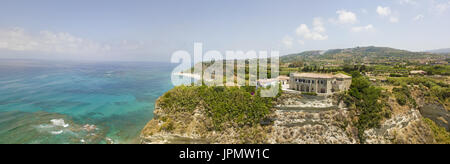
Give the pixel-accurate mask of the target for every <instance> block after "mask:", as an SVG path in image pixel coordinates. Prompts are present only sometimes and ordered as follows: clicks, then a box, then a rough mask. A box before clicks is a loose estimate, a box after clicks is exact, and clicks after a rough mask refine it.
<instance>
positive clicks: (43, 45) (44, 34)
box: [0, 28, 111, 54]
mask: <svg viewBox="0 0 450 164" xmlns="http://www.w3.org/2000/svg"><path fill="white" fill-rule="evenodd" d="M0 49H1V50H10V51H32V52H44V53H58V54H87V53H89V54H94V53H100V52H105V51H109V50H111V46H109V45H107V44H100V43H96V42H93V41H90V40H86V39H83V38H80V37H76V36H74V35H71V34H69V33H64V32H59V33H54V32H51V31H41V32H39V33H38V34H30V33H27V32H26V31H25V30H24V29H23V28H9V29H0Z"/></svg>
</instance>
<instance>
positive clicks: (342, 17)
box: [336, 10, 358, 24]
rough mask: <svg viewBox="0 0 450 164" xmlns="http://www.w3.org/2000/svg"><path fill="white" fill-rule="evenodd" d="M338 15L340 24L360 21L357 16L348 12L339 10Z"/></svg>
mask: <svg viewBox="0 0 450 164" xmlns="http://www.w3.org/2000/svg"><path fill="white" fill-rule="evenodd" d="M336 13H337V14H338V15H339V16H338V20H337V22H338V23H341V24H353V23H356V22H357V21H358V18H357V17H356V14H355V13H353V12H350V11H347V10H338V11H336Z"/></svg>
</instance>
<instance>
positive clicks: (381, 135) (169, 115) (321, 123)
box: [141, 92, 437, 144]
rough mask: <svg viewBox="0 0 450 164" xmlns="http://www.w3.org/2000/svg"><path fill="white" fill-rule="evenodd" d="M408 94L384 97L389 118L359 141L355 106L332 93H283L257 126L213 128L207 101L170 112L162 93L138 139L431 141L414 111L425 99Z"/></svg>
mask: <svg viewBox="0 0 450 164" xmlns="http://www.w3.org/2000/svg"><path fill="white" fill-rule="evenodd" d="M170 95H172V96H173V94H170ZM181 95H183V94H181ZM184 95H186V94H184ZM187 95H189V94H187ZM188 97H189V96H188ZM412 97H413V98H414V100H417V102H418V104H417V106H416V107H410V106H407V105H403V106H402V105H399V104H398V102H397V100H396V99H395V98H393V97H390V98H388V100H386V101H387V106H388V108H389V110H390V111H391V116H390V117H389V118H386V119H384V120H382V121H381V123H380V125H379V126H377V127H376V128H370V129H366V130H364V131H363V132H364V135H363V136H364V140H360V138H359V137H358V128H357V126H356V125H355V121H356V120H357V118H358V114H357V112H356V110H354V109H351V108H350V109H347V108H345V105H342V103H341V102H339V101H338V100H337V99H336V98H335V97H327V98H326V97H316V96H301V95H299V94H298V93H283V94H282V95H281V96H280V97H278V98H277V99H274V100H272V101H273V102H272V103H273V105H272V108H270V110H269V111H270V112H269V113H268V114H267V115H264V117H261V118H262V119H261V120H260V121H259V122H258V123H257V124H239V123H236V122H233V121H226V122H224V123H223V126H221V127H223V128H216V127H215V126H216V125H215V123H214V119H217V118H214V117H212V116H211V114H213V115H214V113H211V109H210V107H209V105H205V103H207V102H203V101H200V102H199V103H198V104H197V105H195V107H193V110H192V111H186V110H176V109H175V111H176V112H172V111H174V110H173V109H170V110H168V109H165V108H164V107H162V106H161V104H164V103H165V102H164V101H166V100H164V99H167V95H165V96H162V97H160V98H159V99H158V100H157V102H156V105H155V111H154V118H153V120H151V121H150V122H149V123H148V124H147V125H146V126H145V128H144V129H143V130H142V133H141V143H147V144H149V143H193V144H196V143H226V144H240V143H269V144H287V143H298V144H359V143H366V144H380V143H381V144H390V143H398V144H422V143H437V141H436V140H435V137H434V135H433V130H432V129H431V128H430V125H429V124H427V123H426V122H425V121H424V117H423V116H422V114H421V112H420V110H419V109H422V110H423V108H424V107H425V108H427V106H428V105H429V102H425V101H421V100H420V99H421V96H420V94H416V92H414V93H413V96H412ZM235 103H237V102H235ZM230 105H231V106H233V105H232V104H230ZM166 106H167V105H166ZM250 106H252V105H251V104H250ZM179 107H180V108H181V106H179ZM175 108H176V107H175ZM237 111H239V110H237Z"/></svg>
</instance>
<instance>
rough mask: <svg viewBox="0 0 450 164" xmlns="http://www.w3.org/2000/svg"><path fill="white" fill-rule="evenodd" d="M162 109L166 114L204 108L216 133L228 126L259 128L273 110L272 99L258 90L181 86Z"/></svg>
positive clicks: (165, 97)
mask: <svg viewBox="0 0 450 164" xmlns="http://www.w3.org/2000/svg"><path fill="white" fill-rule="evenodd" d="M159 105H160V107H161V108H162V109H163V110H165V111H164V112H167V113H176V112H187V113H193V112H194V110H195V109H196V108H204V109H205V111H206V115H207V117H208V118H210V119H211V120H212V125H213V128H214V129H213V130H219V131H220V130H222V129H223V128H225V127H224V125H225V124H227V125H233V126H237V127H244V126H253V125H256V124H259V123H260V122H261V121H262V120H263V119H264V118H265V117H266V116H267V115H268V114H269V113H270V108H271V107H272V98H263V97H260V96H259V92H258V91H256V90H255V87H241V88H238V87H207V86H193V87H186V86H179V87H175V88H174V89H172V90H170V91H169V92H167V93H166V94H164V95H163V96H162V97H161V99H160V100H159Z"/></svg>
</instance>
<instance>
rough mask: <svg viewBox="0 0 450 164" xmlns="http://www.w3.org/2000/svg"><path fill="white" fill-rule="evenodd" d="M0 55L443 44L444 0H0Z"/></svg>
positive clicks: (448, 9) (448, 10)
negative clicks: (198, 46)
mask: <svg viewBox="0 0 450 164" xmlns="http://www.w3.org/2000/svg"><path fill="white" fill-rule="evenodd" d="M0 4H1V5H0V19H1V20H2V21H1V22H0V58H2V59H46V60H72V61H158V62H169V61H170V57H171V55H172V53H173V52H175V51H177V50H185V51H188V52H192V51H193V46H194V43H195V42H201V43H203V50H204V52H206V51H208V50H218V51H220V52H225V51H227V50H232V51H237V50H242V51H249V50H256V51H260V50H277V51H280V55H288V54H293V53H299V52H304V51H310V50H329V49H343V48H354V47H358V46H359V47H365V46H376V47H390V48H396V49H402V50H408V51H415V52H417V51H428V50H436V49H442V48H449V47H450V45H449V44H448V43H450V38H449V37H448V36H450V31H449V30H448V29H450V21H448V18H449V17H450V0H379V1H373V0H372V1H370V0H363V1H357V2H355V1H352V0H342V1H330V0H319V1H313V2H312V1H296V0H283V1H270V0H258V1H257V0H249V1H235V0H232V1H207V0H193V1H181V2H180V1H175V0H168V1H143V0H135V1H106V0H100V1H94V2H92V1H86V0H80V1H56V0H43V1H39V2H34V1H32V2H30V1H25V0H14V1H3V2H1V3H0Z"/></svg>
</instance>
